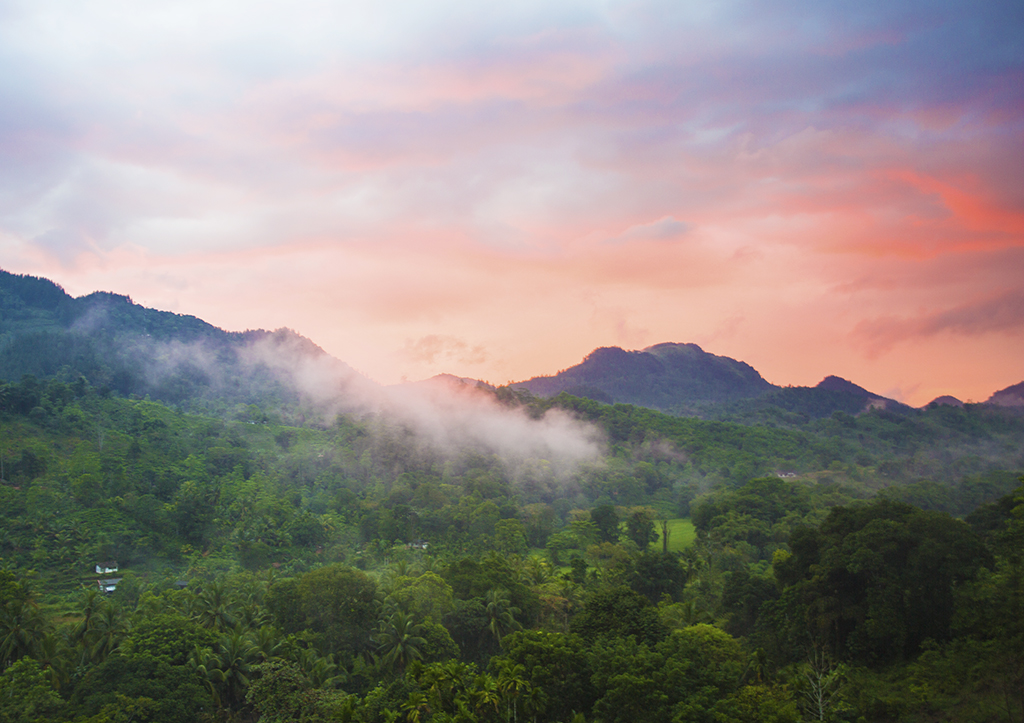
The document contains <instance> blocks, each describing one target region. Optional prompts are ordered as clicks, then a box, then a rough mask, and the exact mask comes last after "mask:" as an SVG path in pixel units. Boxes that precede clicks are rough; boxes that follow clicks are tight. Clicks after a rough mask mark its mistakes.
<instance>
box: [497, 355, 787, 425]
mask: <svg viewBox="0 0 1024 723" xmlns="http://www.w3.org/2000/svg"><path fill="white" fill-rule="evenodd" d="M514 386H515V387H517V388H522V389H527V390H529V391H530V392H531V393H533V394H537V395H540V396H553V395H555V394H558V393H559V392H568V393H569V394H573V395H575V396H581V397H588V398H590V399H595V400H597V401H599V402H609V403H610V402H623V403H626V404H637V405H639V406H642V407H650V408H653V409H660V410H662V411H668V412H680V411H687V410H689V409H690V408H691V407H692V406H693V405H695V404H700V403H705V404H706V403H716V402H726V401H732V400H735V399H745V398H751V397H757V396H760V395H762V394H764V393H765V392H768V391H771V390H773V389H775V388H776V387H775V386H774V385H773V384H771V383H769V382H767V381H765V380H764V378H762V377H761V375H760V374H758V373H757V371H756V370H755V369H754V368H753V367H751V366H750V365H749V364H745V363H743V362H739V361H736V360H735V359H730V358H729V357H723V356H716V355H714V354H709V353H707V352H705V351H704V350H703V349H701V348H700V347H699V346H697V345H696V344H658V345H656V346H652V347H648V348H646V349H643V350H642V351H625V350H623V349H620V348H618V347H602V348H600V349H595V350H594V351H593V352H591V353H590V354H589V355H587V357H586V358H585V359H584V360H583V361H582V362H580V363H579V364H577V365H576V366H573V367H570V368H569V369H565V370H563V371H560V372H558V373H557V374H555V375H554V376H550V377H534V378H533V379H529V380H527V381H524V382H519V383H517V384H515V385H514Z"/></svg>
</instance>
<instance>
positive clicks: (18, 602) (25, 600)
mask: <svg viewBox="0 0 1024 723" xmlns="http://www.w3.org/2000/svg"><path fill="white" fill-rule="evenodd" d="M48 632H49V625H48V623H47V621H46V618H45V617H44V616H43V614H42V613H41V612H40V611H39V607H38V606H37V605H36V603H35V600H34V599H32V596H31V594H26V595H24V596H22V597H18V598H14V599H13V600H8V601H7V604H6V605H4V606H3V607H2V608H0V667H2V668H6V667H7V666H8V665H10V664H11V663H13V662H14V661H15V660H17V659H18V658H20V657H22V656H24V655H34V654H35V653H36V652H37V650H38V649H39V645H40V643H41V642H42V640H43V638H44V636H45V635H46V634H47V633H48Z"/></svg>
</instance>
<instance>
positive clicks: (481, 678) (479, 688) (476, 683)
mask: <svg viewBox="0 0 1024 723" xmlns="http://www.w3.org/2000/svg"><path fill="white" fill-rule="evenodd" d="M469 695H470V700H472V702H473V707H474V708H475V709H476V711H477V712H478V713H481V714H484V713H485V712H486V711H490V710H493V711H494V712H495V713H497V712H498V703H499V702H500V701H501V693H499V692H498V681H497V680H495V679H494V677H493V676H491V675H488V674H487V673H481V674H480V675H478V676H476V678H474V679H473V689H472V690H471V691H470V693H469Z"/></svg>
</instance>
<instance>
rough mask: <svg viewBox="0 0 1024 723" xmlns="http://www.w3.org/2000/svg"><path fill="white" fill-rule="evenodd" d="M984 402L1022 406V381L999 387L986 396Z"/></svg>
mask: <svg viewBox="0 0 1024 723" xmlns="http://www.w3.org/2000/svg"><path fill="white" fill-rule="evenodd" d="M986 404H995V405H997V406H1000V407H1024V382H1021V383H1020V384H1014V385H1013V386H1012V387H1007V388H1006V389H1000V390H999V391H998V392H996V393H995V394H993V395H992V396H991V397H989V398H988V401H986Z"/></svg>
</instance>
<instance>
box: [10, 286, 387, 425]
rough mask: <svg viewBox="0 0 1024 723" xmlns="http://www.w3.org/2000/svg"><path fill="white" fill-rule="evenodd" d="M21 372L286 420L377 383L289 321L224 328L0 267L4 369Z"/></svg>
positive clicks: (126, 394) (184, 404) (15, 375)
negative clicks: (76, 292) (272, 413)
mask: <svg viewBox="0 0 1024 723" xmlns="http://www.w3.org/2000/svg"><path fill="white" fill-rule="evenodd" d="M25 374H30V375H32V376H35V377H38V378H41V379H51V378H52V379H58V380H60V381H64V382H73V381H75V380H76V379H77V378H78V377H85V378H86V379H87V380H88V381H89V383H90V384H91V385H92V386H94V387H96V388H97V389H99V390H101V392H103V393H116V394H118V395H120V396H123V397H131V396H136V397H146V396H148V397H150V398H152V399H156V400H160V401H162V402H166V403H169V404H174V405H178V406H182V407H184V408H187V409H193V410H197V411H198V410H202V411H207V412H214V413H218V414H229V415H231V414H241V415H243V416H250V415H251V416H254V417H261V416H262V415H263V414H264V412H263V411H261V410H262V409H264V408H266V409H271V408H272V409H274V410H276V413H278V414H284V415H285V417H286V418H287V419H288V420H291V421H295V420H298V419H302V418H304V417H305V416H307V415H308V414H314V413H318V412H319V411H320V409H321V408H322V407H324V406H325V405H329V404H330V403H331V402H332V400H334V399H335V398H336V397H337V396H338V395H339V394H340V393H341V392H342V391H343V390H344V391H346V392H348V393H349V394H350V395H351V394H356V393H357V392H359V391H366V390H367V389H368V388H370V387H371V386H372V385H371V383H370V382H369V381H368V380H366V379H365V378H363V377H361V376H359V375H358V374H357V373H356V372H355V371H354V370H352V369H351V368H350V367H349V366H348V365H346V364H344V363H343V362H341V361H339V360H337V359H335V358H333V357H331V356H330V355H328V354H327V353H326V352H325V351H324V350H323V349H321V348H320V347H318V346H317V345H316V344H314V343H313V342H312V341H310V340H309V339H306V338H305V337H302V336H300V335H299V334H296V333H295V332H293V331H291V330H290V329H279V330H277V331H274V332H270V331H265V330H262V329H259V330H254V331H244V332H228V331H224V330H223V329H219V328H217V327H215V326H213V325H211V324H208V323H207V322H205V321H203V320H201V319H198V318H196V317H194V316H188V315H182V314H174V313H171V312H167V311H157V310H155V309H148V308H145V307H143V306H140V305H138V304H135V303H134V302H132V300H131V299H130V298H128V297H127V296H122V295H119V294H113V293H107V292H96V293H92V294H89V295H87V296H82V297H79V298H74V297H72V296H70V295H68V294H67V293H66V292H65V291H64V290H63V289H62V288H61V287H60V286H58V285H57V284H55V283H53V282H52V281H49V280H47V279H40V278H36V277H31V276H18V275H14V274H10V273H7V272H5V271H0V378H2V379H8V380H11V381H15V380H18V379H21V377H22V376H23V375H25Z"/></svg>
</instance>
